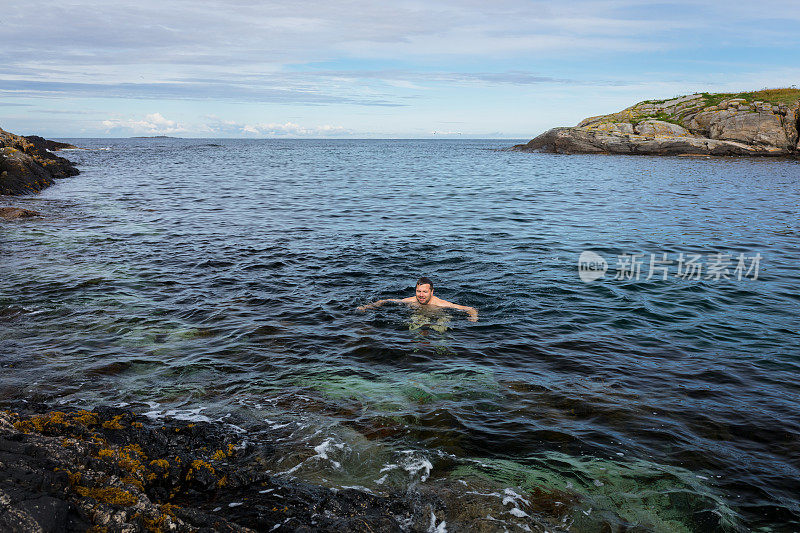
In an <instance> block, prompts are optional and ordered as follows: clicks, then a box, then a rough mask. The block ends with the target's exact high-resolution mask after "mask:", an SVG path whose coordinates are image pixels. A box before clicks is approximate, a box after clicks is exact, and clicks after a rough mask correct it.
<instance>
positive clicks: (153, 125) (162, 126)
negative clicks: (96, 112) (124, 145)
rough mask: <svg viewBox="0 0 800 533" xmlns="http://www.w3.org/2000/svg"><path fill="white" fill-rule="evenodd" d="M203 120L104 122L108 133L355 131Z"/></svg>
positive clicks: (263, 134) (261, 134)
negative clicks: (192, 121) (183, 121)
mask: <svg viewBox="0 0 800 533" xmlns="http://www.w3.org/2000/svg"><path fill="white" fill-rule="evenodd" d="M203 118H204V121H203V122H198V123H194V124H189V123H179V122H177V121H175V120H170V119H167V118H166V117H164V116H163V115H162V114H161V113H151V114H149V115H146V116H145V117H144V118H136V117H133V118H127V119H108V120H104V121H102V123H101V125H102V127H103V129H104V131H105V133H106V134H119V135H170V134H176V133H178V134H181V133H182V134H185V135H186V136H192V135H198V136H203V137H215V136H218V137H340V136H347V135H352V133H353V132H352V131H351V130H348V129H346V128H343V127H342V126H335V125H331V124H323V125H319V126H302V125H300V124H296V123H294V122H291V121H288V122H284V123H279V122H270V123H267V122H256V123H248V122H238V121H235V120H226V119H222V118H220V117H218V116H216V115H207V116H205V117H203Z"/></svg>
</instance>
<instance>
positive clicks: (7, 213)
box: [0, 207, 42, 220]
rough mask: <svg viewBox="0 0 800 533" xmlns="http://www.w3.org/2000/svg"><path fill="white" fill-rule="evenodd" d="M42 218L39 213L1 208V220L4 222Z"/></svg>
mask: <svg viewBox="0 0 800 533" xmlns="http://www.w3.org/2000/svg"><path fill="white" fill-rule="evenodd" d="M38 216H42V214H41V213H39V212H38V211H31V210H30V209H22V208H21V207H0V218H2V219H4V220H16V219H18V218H31V217H38Z"/></svg>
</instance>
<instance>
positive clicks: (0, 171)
mask: <svg viewBox="0 0 800 533" xmlns="http://www.w3.org/2000/svg"><path fill="white" fill-rule="evenodd" d="M34 139H35V140H34V141H31V140H29V139H27V138H25V137H21V136H19V135H14V134H13V133H8V132H7V131H5V130H3V129H2V128H0V194H10V195H18V194H31V193H36V192H39V191H41V190H42V189H44V188H46V187H49V186H50V185H52V184H53V183H54V182H55V180H57V179H60V178H66V177H69V176H75V175H77V174H78V169H77V168H75V167H74V166H73V164H72V163H71V162H70V161H69V160H67V159H64V158H63V157H59V156H57V155H55V154H53V153H51V152H50V149H49V148H48V147H47V146H48V145H47V143H50V142H52V141H47V140H46V139H41V137H34ZM39 139H41V141H40V140H39ZM57 144H61V143H57ZM70 146H71V145H70Z"/></svg>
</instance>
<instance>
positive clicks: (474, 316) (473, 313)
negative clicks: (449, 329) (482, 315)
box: [467, 307, 478, 322]
mask: <svg viewBox="0 0 800 533" xmlns="http://www.w3.org/2000/svg"><path fill="white" fill-rule="evenodd" d="M467 313H469V321H470V322H477V321H478V310H477V309H475V308H474V307H470V308H469V309H468V310H467Z"/></svg>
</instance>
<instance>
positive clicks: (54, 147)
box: [25, 135, 79, 152]
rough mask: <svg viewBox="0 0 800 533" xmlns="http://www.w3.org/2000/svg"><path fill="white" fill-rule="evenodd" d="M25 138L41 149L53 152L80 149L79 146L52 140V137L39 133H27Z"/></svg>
mask: <svg viewBox="0 0 800 533" xmlns="http://www.w3.org/2000/svg"><path fill="white" fill-rule="evenodd" d="M25 138H26V139H28V140H29V141H30V142H32V143H33V145H34V146H35V147H36V148H38V149H39V150H50V151H51V152H57V151H59V150H79V148H78V147H77V146H74V145H72V144H69V143H61V142H58V141H51V140H50V139H45V138H44V137H39V136H38V135H26V136H25Z"/></svg>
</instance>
